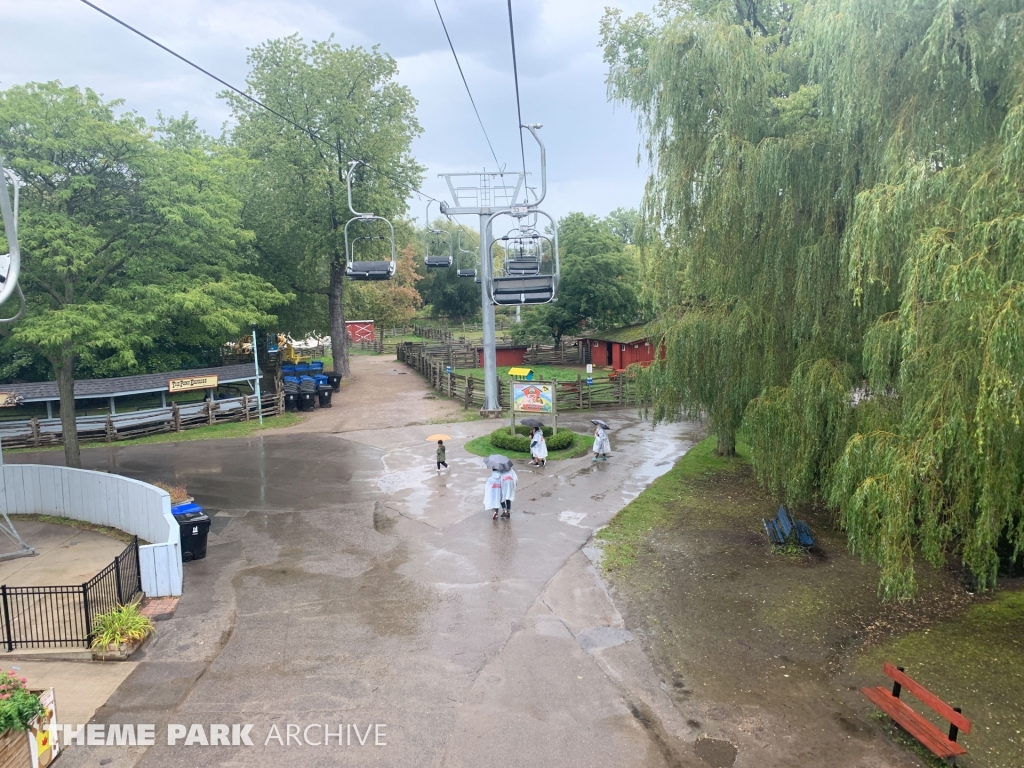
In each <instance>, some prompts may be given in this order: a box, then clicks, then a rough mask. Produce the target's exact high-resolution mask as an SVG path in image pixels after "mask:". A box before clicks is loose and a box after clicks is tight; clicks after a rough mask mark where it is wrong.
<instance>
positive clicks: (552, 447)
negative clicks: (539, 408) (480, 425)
mask: <svg viewBox="0 0 1024 768" xmlns="http://www.w3.org/2000/svg"><path fill="white" fill-rule="evenodd" d="M520 430H526V436H524V437H520V436H519V435H514V436H513V435H510V434H509V431H508V428H507V427H503V428H502V429H496V430H495V431H494V432H491V437H490V440H491V443H492V444H493V445H494V446H495V447H496V448H501V449H502V450H504V451H519V452H520V453H529V452H530V437H529V435H530V428H529V427H516V432H519V431H520ZM549 430H550V428H549V427H544V431H545V432H548V431H549ZM575 437H576V436H575V434H574V433H573V432H572V431H571V430H568V429H563V430H562V431H561V432H559V433H558V434H557V435H551V436H550V437H548V436H547V435H545V436H544V438H545V442H547V444H548V450H549V451H561V450H564V449H565V448H569V447H570V446H571V445H572V444H573V440H574V439H575Z"/></svg>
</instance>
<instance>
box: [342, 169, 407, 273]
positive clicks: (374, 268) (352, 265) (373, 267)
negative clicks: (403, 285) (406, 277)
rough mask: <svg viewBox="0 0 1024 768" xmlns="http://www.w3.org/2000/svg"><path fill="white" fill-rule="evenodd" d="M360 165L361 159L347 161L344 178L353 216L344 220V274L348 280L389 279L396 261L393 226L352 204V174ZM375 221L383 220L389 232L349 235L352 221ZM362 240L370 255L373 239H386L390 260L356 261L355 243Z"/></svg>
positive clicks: (368, 222)
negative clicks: (366, 244)
mask: <svg viewBox="0 0 1024 768" xmlns="http://www.w3.org/2000/svg"><path fill="white" fill-rule="evenodd" d="M360 165H366V163H364V162H363V161H362V160H353V161H352V162H351V163H349V165H348V176H347V178H346V181H347V184H348V209H349V210H350V211H352V214H353V216H354V217H355V218H351V219H349V220H348V221H347V222H345V264H346V267H345V274H346V275H347V276H348V278H349V279H350V280H390V279H391V278H392V276H393V275H394V274H395V266H396V265H397V263H398V252H397V247H396V245H395V227H394V225H392V223H391V222H390V221H388V220H387V219H385V218H384V217H383V216H375V215H373V214H372V213H359V212H358V211H357V210H356V209H355V208H354V207H353V206H352V176H353V175H354V173H355V170H356V168H358V167H359V166H360ZM375 221H383V222H384V223H385V224H387V225H388V230H389V234H388V235H361V236H359V237H350V236H349V227H351V226H352V224H353V222H359V223H360V224H370V223H372V222H375ZM363 240H365V241H367V242H368V243H369V245H368V246H367V247H366V251H365V252H366V253H367V254H368V255H370V256H373V255H375V254H374V253H373V250H372V244H373V242H374V241H378V240H379V241H386V242H387V243H388V244H389V245H390V254H391V258H390V260H387V261H380V260H376V261H358V260H357V258H356V244H357V243H358V242H360V241H363Z"/></svg>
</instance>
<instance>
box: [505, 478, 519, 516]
mask: <svg viewBox="0 0 1024 768" xmlns="http://www.w3.org/2000/svg"><path fill="white" fill-rule="evenodd" d="M518 482H519V476H518V475H517V474H516V471H515V470H514V469H512V467H509V468H508V469H506V470H505V471H504V472H502V473H501V516H502V517H507V518H510V517H512V500H513V499H515V497H516V483H518Z"/></svg>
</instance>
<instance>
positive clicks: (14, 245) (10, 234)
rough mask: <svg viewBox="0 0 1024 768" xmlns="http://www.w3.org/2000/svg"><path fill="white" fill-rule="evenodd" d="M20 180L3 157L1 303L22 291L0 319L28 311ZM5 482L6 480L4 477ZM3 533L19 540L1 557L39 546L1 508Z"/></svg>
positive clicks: (0, 179)
mask: <svg viewBox="0 0 1024 768" xmlns="http://www.w3.org/2000/svg"><path fill="white" fill-rule="evenodd" d="M8 182H10V185H11V186H12V187H14V204H13V205H12V204H11V198H10V196H9V194H10V193H8V191H7V184H8ZM19 186H20V182H19V181H18V177H17V176H15V175H14V172H13V171H8V170H7V169H6V168H4V159H3V158H2V157H0V218H2V219H3V222H4V235H6V236H7V246H8V248H9V249H10V250H9V251H8V252H7V253H4V254H0V306H3V304H4V302H6V301H7V300H8V299H9V298H11V296H13V295H14V294H15V293H17V294H18V311H17V312H16V313H15V314H14V315H13V316H12V317H0V323H13V322H14V321H15V320H17V319H18V318H19V317H21V315H22V313H23V312H24V311H25V294H24V293H23V292H22V290H21V286H20V285H19V284H18V276H19V275H20V274H21V249H20V248H19V247H18V188H19ZM3 463H4V459H3V450H2V449H0V465H2V464H3ZM0 484H2V480H0ZM0 535H5V536H7V538H8V539H10V540H11V541H12V542H14V544H15V547H16V548H15V549H14V550H12V551H10V552H3V553H0V560H10V559H13V558H15V557H26V556H29V555H34V554H35V553H36V551H35V549H33V548H32V547H30V546H29V545H28V544H26V543H25V542H24V541H23V540H22V538H21V536H20V535H19V534H18V529H17V528H15V527H14V523H12V522H11V518H10V517H8V516H7V510H6V509H4V510H0Z"/></svg>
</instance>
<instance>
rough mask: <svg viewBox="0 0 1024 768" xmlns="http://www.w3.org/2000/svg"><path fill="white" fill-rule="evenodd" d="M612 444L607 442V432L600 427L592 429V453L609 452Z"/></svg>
mask: <svg viewBox="0 0 1024 768" xmlns="http://www.w3.org/2000/svg"><path fill="white" fill-rule="evenodd" d="M611 452H612V444H611V443H609V442H608V433H607V432H605V431H604V430H603V429H602V428H601V427H598V428H597V429H596V430H594V453H611Z"/></svg>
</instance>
